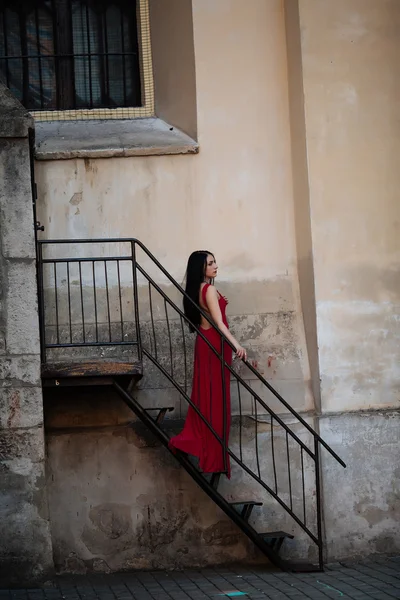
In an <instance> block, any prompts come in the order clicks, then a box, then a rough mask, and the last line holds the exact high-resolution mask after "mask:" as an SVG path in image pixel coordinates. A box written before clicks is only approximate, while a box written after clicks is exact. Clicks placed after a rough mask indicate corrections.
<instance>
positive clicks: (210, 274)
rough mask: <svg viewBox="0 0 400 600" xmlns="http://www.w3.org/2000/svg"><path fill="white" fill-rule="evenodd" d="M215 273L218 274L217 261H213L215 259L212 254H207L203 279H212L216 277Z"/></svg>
mask: <svg viewBox="0 0 400 600" xmlns="http://www.w3.org/2000/svg"><path fill="white" fill-rule="evenodd" d="M217 272H218V265H217V261H216V260H215V257H214V256H213V255H212V254H208V255H207V262H206V272H205V277H206V278H207V279H214V278H215V277H216V276H217Z"/></svg>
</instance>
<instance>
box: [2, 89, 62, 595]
mask: <svg viewBox="0 0 400 600" xmlns="http://www.w3.org/2000/svg"><path fill="white" fill-rule="evenodd" d="M32 126H33V122H32V119H31V118H30V117H29V115H28V114H27V113H26V111H25V110H24V109H23V108H22V106H21V105H20V104H19V103H18V102H16V101H15V100H14V99H13V97H12V96H11V94H10V93H9V92H8V90H6V89H5V88H4V86H1V85H0V247H1V252H0V280H1V286H0V582H1V583H3V584H11V583H15V582H18V583H19V584H21V585H22V584H23V582H24V583H25V584H27V583H28V582H29V583H31V584H32V583H33V582H35V581H39V580H41V579H44V578H46V577H49V575H50V574H51V570H52V550H51V539H50V530H49V516H48V508H47V497H46V488H45V477H44V436H43V407H42V393H41V391H42V390H41V382H40V351H39V329H38V318H37V296H36V268H35V245H34V229H33V214H32V191H31V180H30V157H29V142H28V131H29V129H30V128H31V127H32Z"/></svg>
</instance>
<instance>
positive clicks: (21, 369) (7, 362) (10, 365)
mask: <svg viewBox="0 0 400 600" xmlns="http://www.w3.org/2000/svg"><path fill="white" fill-rule="evenodd" d="M40 383H41V382H40V357H39V356H38V355H26V356H5V357H0V386H1V387H21V386H22V387H25V386H40Z"/></svg>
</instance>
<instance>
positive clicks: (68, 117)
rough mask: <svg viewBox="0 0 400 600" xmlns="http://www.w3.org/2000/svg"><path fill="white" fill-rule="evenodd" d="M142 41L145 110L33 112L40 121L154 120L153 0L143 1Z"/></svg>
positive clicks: (140, 34)
mask: <svg viewBox="0 0 400 600" xmlns="http://www.w3.org/2000/svg"><path fill="white" fill-rule="evenodd" d="M138 26H139V31H138V37H139V46H140V73H141V81H142V99H143V106H136V107H124V108H93V109H89V108H86V109H79V110H41V111H32V112H31V114H32V116H33V117H34V118H35V120H36V121H86V120H90V119H91V120H94V119H97V120H98V119H137V118H144V117H153V116H154V80H153V63H152V56H151V39H150V17H149V0H139V19H138Z"/></svg>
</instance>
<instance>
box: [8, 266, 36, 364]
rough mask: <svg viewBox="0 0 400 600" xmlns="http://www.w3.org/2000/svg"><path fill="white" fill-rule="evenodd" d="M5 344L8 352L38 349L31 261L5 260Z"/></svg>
mask: <svg viewBox="0 0 400 600" xmlns="http://www.w3.org/2000/svg"><path fill="white" fill-rule="evenodd" d="M7 267H8V286H7V290H6V294H5V297H6V310H7V321H6V344H7V352H8V353H10V354H35V353H37V352H38V351H39V329H38V313H37V292H36V290H37V287H36V271H35V264H34V262H33V261H28V262H25V261H8V265H7Z"/></svg>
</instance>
